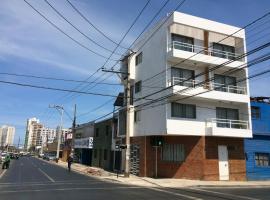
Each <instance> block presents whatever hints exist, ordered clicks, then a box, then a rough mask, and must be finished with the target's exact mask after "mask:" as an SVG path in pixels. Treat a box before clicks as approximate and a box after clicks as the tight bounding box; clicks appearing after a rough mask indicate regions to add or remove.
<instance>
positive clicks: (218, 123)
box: [206, 118, 252, 138]
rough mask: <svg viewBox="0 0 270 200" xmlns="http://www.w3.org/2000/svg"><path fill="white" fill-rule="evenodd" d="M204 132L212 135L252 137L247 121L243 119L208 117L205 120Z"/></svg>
mask: <svg viewBox="0 0 270 200" xmlns="http://www.w3.org/2000/svg"><path fill="white" fill-rule="evenodd" d="M206 133H207V135H212V136H225V137H243V138H248V137H252V132H251V130H250V128H249V122H248V121H244V120H231V119H217V118H211V119H208V120H207V121H206Z"/></svg>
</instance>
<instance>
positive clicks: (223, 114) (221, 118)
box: [216, 107, 241, 128]
mask: <svg viewBox="0 0 270 200" xmlns="http://www.w3.org/2000/svg"><path fill="white" fill-rule="evenodd" d="M216 116H217V127H224V128H241V127H240V124H238V123H237V122H235V121H234V120H239V112H238V110H237V109H232V108H219V107H218V108H216ZM231 120H233V121H231Z"/></svg>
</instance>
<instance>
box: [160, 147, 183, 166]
mask: <svg viewBox="0 0 270 200" xmlns="http://www.w3.org/2000/svg"><path fill="white" fill-rule="evenodd" d="M162 160H163V161H170V162H181V161H184V160H185V148H184V145H183V144H166V143H165V144H164V145H163V147H162Z"/></svg>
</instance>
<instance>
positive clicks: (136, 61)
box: [135, 52, 142, 65]
mask: <svg viewBox="0 0 270 200" xmlns="http://www.w3.org/2000/svg"><path fill="white" fill-rule="evenodd" d="M140 63H142V52H141V53H139V54H138V55H137V56H136V57H135V65H138V64H140Z"/></svg>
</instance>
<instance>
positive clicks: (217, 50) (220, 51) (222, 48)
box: [212, 43, 235, 60]
mask: <svg viewBox="0 0 270 200" xmlns="http://www.w3.org/2000/svg"><path fill="white" fill-rule="evenodd" d="M212 55H213V56H216V57H219V58H226V59H229V60H234V59H235V47H233V46H229V45H225V44H219V43H213V54H212Z"/></svg>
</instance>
